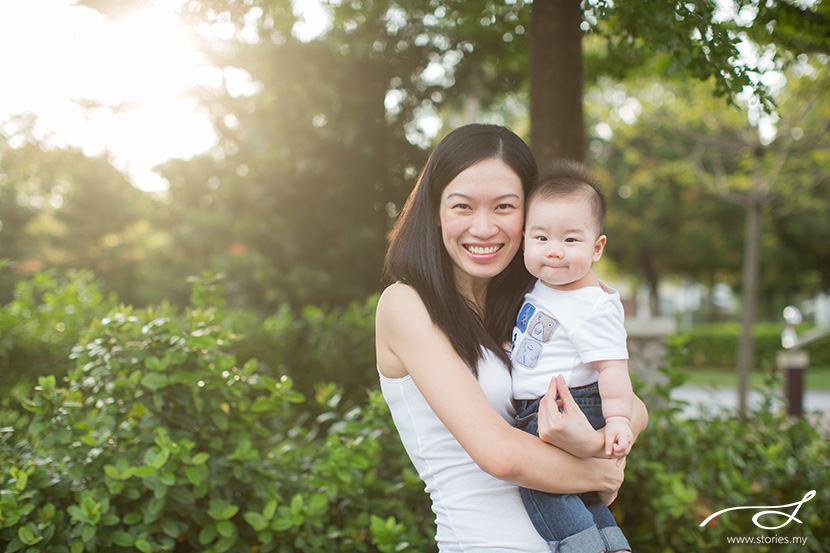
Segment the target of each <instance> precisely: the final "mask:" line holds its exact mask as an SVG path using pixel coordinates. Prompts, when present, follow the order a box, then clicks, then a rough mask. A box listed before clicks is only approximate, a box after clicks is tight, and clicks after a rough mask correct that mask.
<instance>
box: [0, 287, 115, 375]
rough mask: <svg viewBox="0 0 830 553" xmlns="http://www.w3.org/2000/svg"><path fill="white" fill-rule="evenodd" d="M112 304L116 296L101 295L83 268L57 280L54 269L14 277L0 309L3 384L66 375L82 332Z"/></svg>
mask: <svg viewBox="0 0 830 553" xmlns="http://www.w3.org/2000/svg"><path fill="white" fill-rule="evenodd" d="M115 305H116V300H115V296H112V295H111V296H108V297H105V296H104V295H103V294H102V293H101V290H100V288H99V286H98V284H97V283H96V282H95V280H94V277H93V275H92V273H90V272H88V271H78V272H72V273H69V274H68V275H67V276H66V277H64V278H61V279H59V278H57V277H56V276H55V274H54V272H45V273H37V274H35V275H33V276H32V278H31V279H28V280H20V281H18V282H17V284H16V285H15V289H14V299H13V300H12V301H11V302H9V303H7V304H6V305H4V306H2V308H0V375H2V378H3V383H4V385H5V386H11V385H13V384H14V383H16V382H18V381H20V380H27V381H29V383H30V384H34V382H35V381H36V380H37V377H39V376H46V375H56V376H57V377H58V379H60V378H62V377H63V376H65V375H66V374H67V372H68V371H69V369H70V368H71V366H72V364H71V363H70V362H69V353H70V352H71V351H72V347H73V346H74V345H75V343H76V342H77V341H78V336H79V335H80V333H81V331H82V330H83V329H85V328H86V327H87V326H88V325H89V324H90V323H91V322H92V321H93V320H94V319H96V318H100V317H101V316H103V314H104V313H106V312H107V311H109V310H110V309H112V308H113V307H115Z"/></svg>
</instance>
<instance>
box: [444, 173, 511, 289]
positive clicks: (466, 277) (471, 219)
mask: <svg viewBox="0 0 830 553" xmlns="http://www.w3.org/2000/svg"><path fill="white" fill-rule="evenodd" d="M438 214H439V219H440V225H441V236H442V238H443V240H444V247H445V248H446V249H447V253H448V254H449V256H450V259H452V261H453V265H454V270H455V277H456V282H457V284H458V286H459V288H460V289H461V290H462V292H463V291H472V290H473V289H474V286H475V285H476V284H486V283H487V282H489V280H490V279H491V278H493V277H494V276H496V275H497V274H499V273H500V272H502V271H503V270H504V269H505V268H506V267H507V265H508V264H509V263H510V261H511V260H512V259H513V257H514V256H515V255H516V253H517V252H518V251H519V247H520V246H521V243H522V225H523V222H524V191H523V190H522V183H521V180H520V179H519V176H518V175H517V174H516V173H515V172H513V170H512V169H511V168H510V167H509V166H508V165H507V164H505V163H504V162H503V161H501V160H500V159H486V160H483V161H479V162H478V163H476V164H474V165H471V166H470V167H468V168H467V169H465V170H464V171H462V172H461V173H459V174H458V176H457V177H455V178H454V179H453V180H452V181H451V182H450V183H449V184H448V185H447V186H446V188H444V191H443V192H442V193H441V204H440V206H439V209H438Z"/></svg>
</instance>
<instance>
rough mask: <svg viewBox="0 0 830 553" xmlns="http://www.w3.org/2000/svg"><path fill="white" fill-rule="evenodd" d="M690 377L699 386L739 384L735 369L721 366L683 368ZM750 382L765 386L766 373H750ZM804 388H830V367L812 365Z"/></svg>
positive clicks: (751, 384) (805, 378)
mask: <svg viewBox="0 0 830 553" xmlns="http://www.w3.org/2000/svg"><path fill="white" fill-rule="evenodd" d="M683 374H685V375H686V376H687V377H688V380H687V381H686V384H693V385H697V386H715V387H719V388H729V387H732V388H734V387H735V386H737V385H738V375H737V373H736V372H735V371H734V370H729V369H720V368H700V369H699V368H688V369H683ZM749 384H750V386H752V387H758V386H763V384H764V374H763V373H761V372H760V371H755V372H753V373H752V374H751V375H750V378H749ZM804 388H805V389H806V390H830V367H811V368H808V369H807V370H806V371H805V374H804Z"/></svg>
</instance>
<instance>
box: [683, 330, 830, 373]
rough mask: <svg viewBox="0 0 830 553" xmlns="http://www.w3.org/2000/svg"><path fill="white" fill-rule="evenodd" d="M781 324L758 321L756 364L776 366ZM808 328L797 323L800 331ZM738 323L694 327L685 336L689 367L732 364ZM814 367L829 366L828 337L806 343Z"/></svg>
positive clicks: (736, 344)
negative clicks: (686, 338)
mask: <svg viewBox="0 0 830 553" xmlns="http://www.w3.org/2000/svg"><path fill="white" fill-rule="evenodd" d="M783 328H784V326H783V324H774V323H759V324H756V325H755V327H754V329H753V336H754V338H755V364H756V365H757V366H759V367H772V366H774V365H775V356H776V355H777V354H778V352H779V351H781V331H782V330H783ZM809 328H810V325H806V324H805V325H800V326H799V328H798V330H799V333H800V334H801V333H803V332H805V331H807V330H808V329H809ZM741 332H742V331H741V325H740V324H739V323H713V324H705V325H696V326H693V327H692V328H691V329H689V331H688V332H687V333H686V335H687V336H688V337H689V342H688V350H689V356H688V359H687V361H686V364H685V365H686V366H688V367H719V368H724V369H732V368H734V367H735V355H736V352H737V347H738V339H739V337H740V335H741ZM806 351H808V352H809V353H810V362H811V364H812V365H813V366H820V367H830V339H827V340H820V341H818V342H815V343H813V344H811V345H810V346H808V347H807V348H806Z"/></svg>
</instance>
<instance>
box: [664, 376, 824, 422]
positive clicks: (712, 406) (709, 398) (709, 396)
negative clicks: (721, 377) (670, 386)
mask: <svg viewBox="0 0 830 553" xmlns="http://www.w3.org/2000/svg"><path fill="white" fill-rule="evenodd" d="M671 397H672V399H678V400H682V401H688V402H689V406H688V407H687V408H686V413H687V414H688V415H689V416H691V417H697V416H700V415H705V414H706V413H714V412H717V411H720V410H723V409H735V408H736V406H737V405H738V391H737V390H735V389H733V388H715V387H708V386H706V387H705V386H694V385H690V384H685V385H683V386H679V387H677V388H675V389H674V390H672V394H671ZM762 401H763V397H762V395H761V393H760V392H758V391H757V390H750V392H749V395H748V397H747V405H748V406H749V407H750V409H751V408H752V407H756V406H758V405H760V404H761V402H762ZM774 403H775V405H777V406H780V407H782V408H783V407H784V397H783V395H781V394H779V395H778V396H776V397H775V399H774ZM802 406H803V409H804V412H805V413H811V412H816V411H818V412H821V413H823V417H822V418H823V420H824V421H826V422H830V390H807V391H805V392H804V402H803V404H802Z"/></svg>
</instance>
